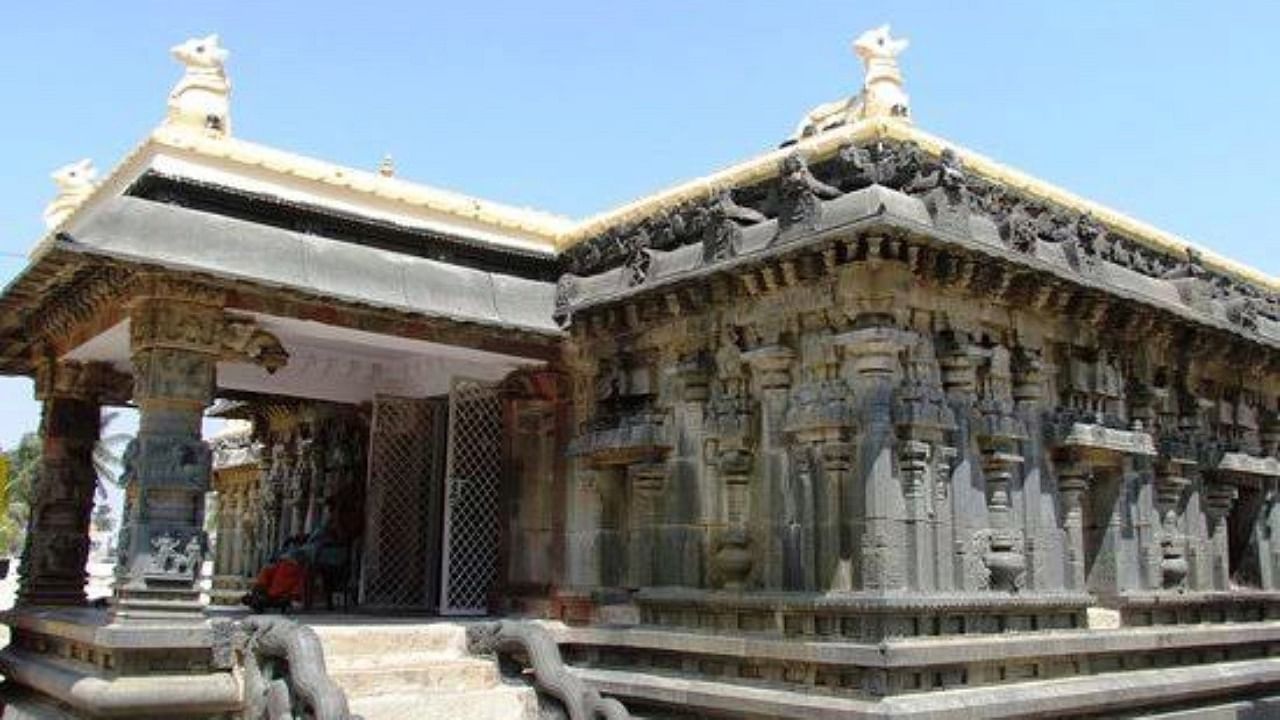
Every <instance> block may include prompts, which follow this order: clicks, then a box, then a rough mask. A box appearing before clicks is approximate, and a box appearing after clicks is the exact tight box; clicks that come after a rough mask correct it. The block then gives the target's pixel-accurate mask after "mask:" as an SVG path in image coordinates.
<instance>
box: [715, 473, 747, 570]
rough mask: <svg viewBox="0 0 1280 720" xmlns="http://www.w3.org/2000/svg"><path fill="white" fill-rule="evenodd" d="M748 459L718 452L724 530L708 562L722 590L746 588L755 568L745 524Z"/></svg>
mask: <svg viewBox="0 0 1280 720" xmlns="http://www.w3.org/2000/svg"><path fill="white" fill-rule="evenodd" d="M750 473H751V456H750V455H749V454H747V453H746V452H744V451H742V450H727V451H724V452H722V453H720V459H719V474H720V481H721V483H722V484H723V487H724V496H723V497H724V522H725V530H724V534H723V537H721V539H720V542H719V546H718V548H717V549H716V553H715V555H714V557H713V559H712V562H713V563H714V564H715V568H716V571H717V573H718V574H719V576H720V579H721V584H722V585H723V586H724V588H725V589H726V590H742V589H743V588H745V587H746V584H747V581H748V579H749V578H750V576H751V570H752V568H753V566H754V565H755V557H754V555H753V554H752V552H751V542H750V540H751V536H750V530H749V528H748V527H747V521H748V519H749V518H750V517H751V507H750V503H751V492H750Z"/></svg>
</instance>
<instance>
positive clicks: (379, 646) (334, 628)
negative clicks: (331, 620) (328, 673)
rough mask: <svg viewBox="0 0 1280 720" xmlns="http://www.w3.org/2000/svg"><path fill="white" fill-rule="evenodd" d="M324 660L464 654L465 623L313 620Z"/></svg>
mask: <svg viewBox="0 0 1280 720" xmlns="http://www.w3.org/2000/svg"><path fill="white" fill-rule="evenodd" d="M311 629H312V630H315V632H316V635H319V636H320V644H321V645H323V646H324V655H325V658H326V659H327V660H331V661H332V660H335V659H337V658H347V657H371V656H378V655H384V654H387V653H398V654H404V653H424V654H427V655H430V656H433V657H454V658H461V657H465V656H466V655H467V631H466V627H465V626H463V625H459V624H457V623H447V622H438V623H424V624H414V625H397V624H394V623H389V624H377V625H364V624H354V625H336V624H334V625H330V624H313V625H311Z"/></svg>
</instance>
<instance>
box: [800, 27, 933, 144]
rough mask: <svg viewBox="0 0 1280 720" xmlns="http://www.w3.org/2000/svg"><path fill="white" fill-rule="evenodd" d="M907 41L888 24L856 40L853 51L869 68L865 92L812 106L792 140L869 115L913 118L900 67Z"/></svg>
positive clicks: (903, 118)
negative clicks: (895, 37)
mask: <svg viewBox="0 0 1280 720" xmlns="http://www.w3.org/2000/svg"><path fill="white" fill-rule="evenodd" d="M907 45H908V43H907V41H906V40H905V39H902V38H899V39H894V38H893V37H892V36H891V35H890V33H889V26H888V25H882V26H880V27H878V28H875V29H872V30H868V31H866V32H864V33H862V34H861V35H859V36H858V39H856V40H854V41H853V52H854V54H855V55H857V56H858V58H859V59H860V60H862V64H863V67H864V68H865V69H866V71H865V74H864V76H863V80H862V92H860V93H858V94H857V95H855V96H853V97H850V98H845V99H844V100H838V101H836V102H831V103H825V104H823V105H819V106H818V107H816V108H814V109H813V110H810V111H809V113H808V114H807V115H805V117H804V119H803V120H801V121H800V124H799V125H797V126H796V129H795V132H794V133H793V134H792V136H791V138H790V140H789V142H794V141H796V140H800V139H802V138H806V137H810V136H812V135H817V134H818V133H822V132H826V131H827V130H831V129H833V128H837V127H840V126H842V125H848V124H851V123H854V122H857V121H858V120H864V119H867V118H881V117H892V118H898V119H900V120H909V119H910V117H911V101H910V99H909V98H908V97H907V93H906V91H905V90H904V89H903V87H902V71H901V70H900V69H899V68H898V55H900V54H902V51H904V50H906V49H907Z"/></svg>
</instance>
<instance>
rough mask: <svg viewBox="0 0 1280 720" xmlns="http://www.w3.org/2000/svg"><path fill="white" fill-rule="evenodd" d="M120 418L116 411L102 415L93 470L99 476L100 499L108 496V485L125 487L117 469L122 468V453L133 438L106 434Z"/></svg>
mask: <svg viewBox="0 0 1280 720" xmlns="http://www.w3.org/2000/svg"><path fill="white" fill-rule="evenodd" d="M119 417H120V413H119V412H117V411H115V410H108V411H106V412H104V413H102V425H101V430H100V431H99V438H98V442H97V444H96V445H94V446H93V470H94V472H95V473H97V476H98V498H99V499H102V498H105V497H106V496H107V489H106V485H108V484H110V485H114V486H116V487H124V486H123V485H122V484H121V482H120V473H119V472H118V471H117V468H119V467H120V453H121V452H122V451H123V449H124V446H125V445H127V444H128V443H129V441H130V440H132V439H133V436H132V435H129V434H128V433H112V434H110V435H106V434H105V433H106V430H107V428H108V427H110V426H111V424H112V423H113V422H115V421H116V419H117V418H119Z"/></svg>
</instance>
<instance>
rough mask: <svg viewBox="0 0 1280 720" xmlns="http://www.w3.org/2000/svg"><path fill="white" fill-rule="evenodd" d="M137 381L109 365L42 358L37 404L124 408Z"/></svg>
mask: <svg viewBox="0 0 1280 720" xmlns="http://www.w3.org/2000/svg"><path fill="white" fill-rule="evenodd" d="M132 386H133V380H132V378H131V377H130V376H129V375H128V374H127V373H123V372H120V371H118V370H116V369H115V368H114V367H112V366H111V365H110V364H108V363H101V362H76V361H74V360H58V359H56V358H52V357H48V358H42V359H41V360H40V361H39V362H37V364H36V375H35V394H36V400H39V401H41V402H44V401H46V400H52V399H55V398H63V399H72V400H82V401H85V402H90V403H94V404H100V405H123V404H124V403H125V402H127V401H128V399H129V395H130V393H131V391H132Z"/></svg>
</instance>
